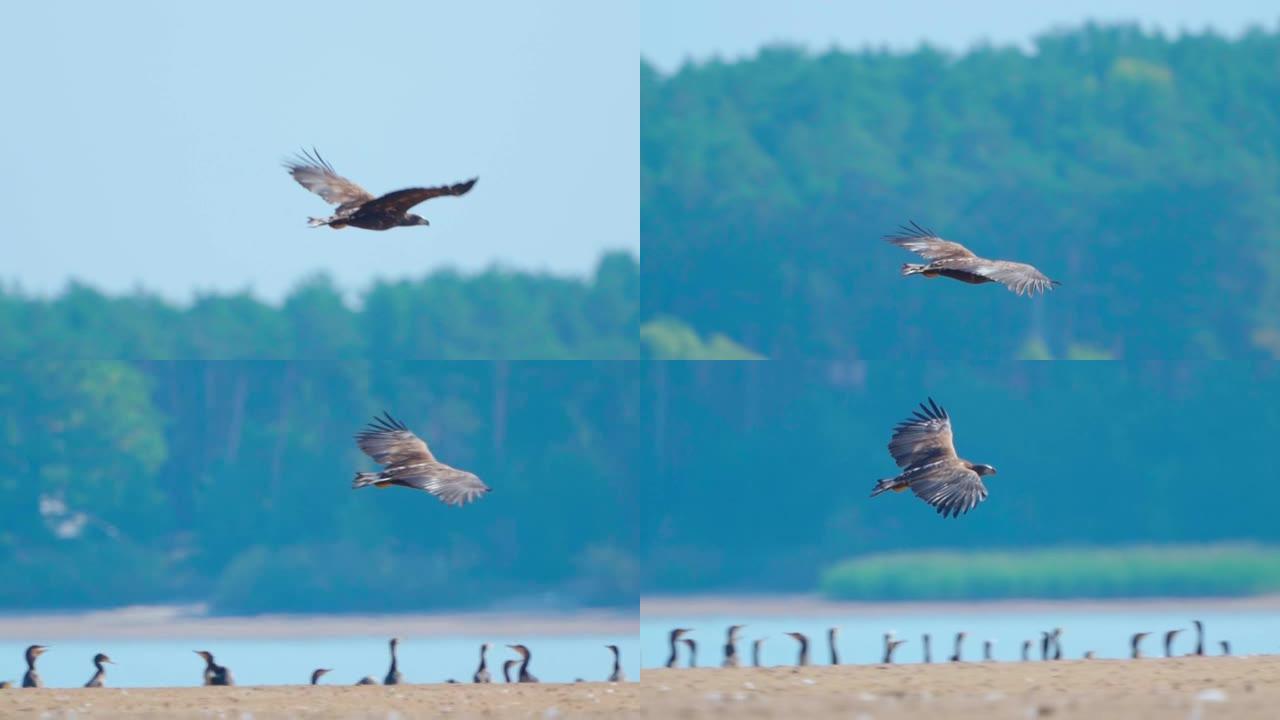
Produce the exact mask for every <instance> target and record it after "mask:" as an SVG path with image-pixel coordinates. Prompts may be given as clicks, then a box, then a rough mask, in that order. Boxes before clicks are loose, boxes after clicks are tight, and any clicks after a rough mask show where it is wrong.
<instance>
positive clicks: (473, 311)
mask: <svg viewBox="0 0 1280 720" xmlns="http://www.w3.org/2000/svg"><path fill="white" fill-rule="evenodd" d="M639 275H640V268H639V261H638V259H637V258H636V257H635V256H634V255H632V254H629V253H624V252H615V253H609V254H606V255H605V256H604V257H602V258H601V260H600V263H599V265H598V267H597V269H596V272H595V275H594V277H592V278H589V279H587V280H580V279H576V278H563V277H556V276H551V275H544V274H531V273H523V272H511V271H504V270H497V269H492V270H488V271H485V272H482V273H478V274H475V275H462V274H459V273H457V272H454V271H451V270H440V271H437V272H434V273H432V274H431V275H428V276H426V277H424V278H422V279H418V280H402V281H379V282H376V283H374V284H373V285H372V286H371V287H370V288H369V289H368V290H367V291H366V292H365V293H364V294H363V297H362V299H361V302H360V304H359V307H358V308H355V307H351V306H349V305H348V304H347V303H346V302H344V300H343V297H342V294H341V292H340V291H339V290H338V288H337V287H335V285H334V283H333V281H332V279H330V278H328V277H327V276H324V275H318V276H314V277H310V278H307V279H305V280H303V281H302V282H301V283H300V284H299V285H298V286H297V287H296V288H295V289H294V290H293V291H292V292H291V293H290V294H289V296H288V297H287V298H286V299H285V301H284V303H283V305H282V306H281V307H274V306H271V305H268V304H265V303H263V302H261V301H259V300H257V299H256V298H254V297H253V296H252V295H249V294H248V293H236V294H229V295H209V296H203V297H200V298H198V299H197V300H196V301H195V302H194V303H193V304H192V305H191V306H190V307H188V308H180V307H178V306H175V305H172V304H170V303H167V302H165V301H163V300H160V299H158V298H155V297H151V296H148V295H145V294H141V293H137V294H133V295H125V296H120V297H110V296H107V295H103V294H101V293H99V292H97V291H96V290H93V289H91V288H87V287H84V286H82V285H78V284H73V285H71V286H70V287H69V288H68V289H67V291H66V292H65V293H63V294H62V295H61V296H59V297H56V298H53V299H41V298H36V297H26V296H24V295H22V294H21V293H20V292H17V291H14V290H8V291H6V290H4V289H3V288H0V357H4V358H11V359H21V358H84V359H101V358H113V359H137V358H145V359H150V360H158V359H251V358H253V359H276V358H283V359H291V358H314V359H354V358H379V357H400V358H432V359H454V358H457V359H489V358H512V359H516V358H519V359H584V358H587V359H589V358H598V359H617V358H634V357H637V356H638V355H639V352H640V348H639V342H638V339H637V329H638V321H637V315H636V312H637V307H638V305H639V297H640V292H639V288H640V283H639Z"/></svg>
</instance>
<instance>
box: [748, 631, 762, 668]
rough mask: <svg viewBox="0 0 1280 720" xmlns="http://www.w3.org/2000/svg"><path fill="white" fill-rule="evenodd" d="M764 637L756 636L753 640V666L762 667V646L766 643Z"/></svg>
mask: <svg viewBox="0 0 1280 720" xmlns="http://www.w3.org/2000/svg"><path fill="white" fill-rule="evenodd" d="M764 640H765V639H764V638H756V639H755V640H752V641H751V666H752V667H760V646H761V645H764Z"/></svg>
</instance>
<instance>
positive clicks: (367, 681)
mask: <svg viewBox="0 0 1280 720" xmlns="http://www.w3.org/2000/svg"><path fill="white" fill-rule="evenodd" d="M356 684H357V685H377V684H378V678H376V677H374V676H372V675H365V676H364V677H362V678H360V680H359V682H357V683H356Z"/></svg>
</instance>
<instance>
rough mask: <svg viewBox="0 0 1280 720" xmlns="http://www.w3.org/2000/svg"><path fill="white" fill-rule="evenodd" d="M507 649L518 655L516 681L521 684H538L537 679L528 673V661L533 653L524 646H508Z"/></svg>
mask: <svg viewBox="0 0 1280 720" xmlns="http://www.w3.org/2000/svg"><path fill="white" fill-rule="evenodd" d="M507 647H509V648H511V649H512V650H515V651H516V652H517V653H519V655H520V672H519V674H518V676H517V679H518V680H519V681H520V682H522V683H536V682H538V678H536V677H534V676H533V673H531V672H529V659H530V658H531V657H532V656H533V653H531V652H529V648H527V647H525V646H524V645H508V646H507Z"/></svg>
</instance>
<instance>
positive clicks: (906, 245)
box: [884, 222, 977, 261]
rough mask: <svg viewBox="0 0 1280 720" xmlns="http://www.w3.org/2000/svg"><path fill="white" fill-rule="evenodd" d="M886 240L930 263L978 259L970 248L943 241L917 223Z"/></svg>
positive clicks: (901, 229)
mask: <svg viewBox="0 0 1280 720" xmlns="http://www.w3.org/2000/svg"><path fill="white" fill-rule="evenodd" d="M884 239H885V240H888V241H889V242H891V243H893V244H894V245H897V246H898V247H900V248H902V249H904V250H910V251H911V252H913V253H915V254H917V255H919V256H920V257H922V258H924V259H925V260H930V261H932V260H948V259H953V258H973V257H977V255H974V254H973V253H972V252H970V251H969V248H967V247H965V246H963V245H961V244H960V243H958V242H951V241H950V240H943V239H942V238H940V237H938V235H937V233H935V232H934V231H932V230H929V229H928V228H923V227H920V226H919V225H917V224H916V223H915V222H912V223H911V224H910V225H903V226H901V227H899V228H898V232H896V233H894V234H893V235H886V236H885V238H884Z"/></svg>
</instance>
